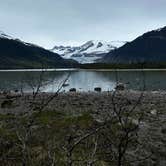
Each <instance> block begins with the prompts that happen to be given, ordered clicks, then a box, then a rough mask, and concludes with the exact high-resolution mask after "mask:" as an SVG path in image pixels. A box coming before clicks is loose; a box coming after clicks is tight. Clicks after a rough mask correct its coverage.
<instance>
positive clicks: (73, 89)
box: [69, 88, 77, 92]
mask: <svg viewBox="0 0 166 166" xmlns="http://www.w3.org/2000/svg"><path fill="white" fill-rule="evenodd" d="M76 91H77V90H76V88H71V89H69V92H76Z"/></svg>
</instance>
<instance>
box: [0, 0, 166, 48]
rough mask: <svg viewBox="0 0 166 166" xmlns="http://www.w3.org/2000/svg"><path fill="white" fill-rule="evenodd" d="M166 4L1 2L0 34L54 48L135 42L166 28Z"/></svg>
mask: <svg viewBox="0 0 166 166" xmlns="http://www.w3.org/2000/svg"><path fill="white" fill-rule="evenodd" d="M165 11H166V1H165V0H139V1H138V0H83V1H82V0H35V1H34V0H0V30H2V31H4V32H6V33H9V34H11V35H13V36H14V37H18V38H21V39H22V40H25V41H28V42H33V43H36V44H39V45H42V46H44V47H46V48H51V47H53V45H56V44H72V45H74V44H80V43H83V42H85V41H87V40H91V39H94V40H106V41H112V40H132V39H134V38H135V37H137V36H138V35H140V34H142V33H144V32H146V31H148V30H151V29H155V28H159V27H162V26H165V25H166V24H165V23H166V12H165Z"/></svg>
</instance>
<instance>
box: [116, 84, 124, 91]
mask: <svg viewBox="0 0 166 166" xmlns="http://www.w3.org/2000/svg"><path fill="white" fill-rule="evenodd" d="M115 90H118V91H123V90H125V85H124V84H122V83H119V84H117V85H116V87H115Z"/></svg>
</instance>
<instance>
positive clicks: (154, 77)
mask: <svg viewBox="0 0 166 166" xmlns="http://www.w3.org/2000/svg"><path fill="white" fill-rule="evenodd" d="M68 75H69V79H68V81H67V84H68V86H66V87H64V88H63V89H62V90H63V91H68V90H69V89H70V88H76V89H77V90H78V91H93V90H94V88H95V87H101V88H102V90H103V91H111V90H113V89H114V88H115V86H116V82H120V83H123V84H125V85H126V87H127V89H133V90H142V89H143V88H144V87H145V89H146V90H153V91H156V90H166V70H144V71H142V70H79V69H70V70H69V69H57V70H55V69H51V70H47V71H43V72H42V71H41V70H37V69H33V70H8V71H3V70H1V71H0V90H1V91H3V90H20V89H21V88H22V89H23V90H24V91H26V92H29V91H32V89H33V88H34V87H37V85H39V83H41V82H42V85H41V86H42V88H41V91H43V92H55V91H56V90H57V87H58V86H60V85H61V84H62V82H63V80H65V79H66V78H67V76H68ZM40 80H42V81H40Z"/></svg>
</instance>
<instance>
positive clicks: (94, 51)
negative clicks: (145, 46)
mask: <svg viewBox="0 0 166 166" xmlns="http://www.w3.org/2000/svg"><path fill="white" fill-rule="evenodd" d="M124 44H125V42H121V41H114V42H104V41H94V40H91V41H88V42H86V43H85V44H83V45H81V46H77V47H71V46H66V47H65V46H55V47H54V48H53V49H52V51H53V52H55V53H58V54H60V55H61V56H62V57H63V58H66V59H69V58H72V59H74V60H76V61H78V62H79V63H93V62H94V61H95V60H97V59H100V58H102V57H103V56H104V55H106V54H107V53H108V52H110V51H111V50H114V49H116V48H118V47H120V46H122V45H124Z"/></svg>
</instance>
